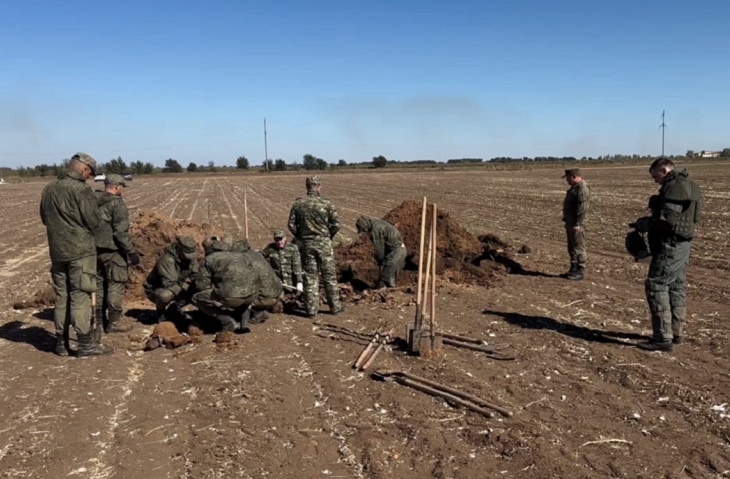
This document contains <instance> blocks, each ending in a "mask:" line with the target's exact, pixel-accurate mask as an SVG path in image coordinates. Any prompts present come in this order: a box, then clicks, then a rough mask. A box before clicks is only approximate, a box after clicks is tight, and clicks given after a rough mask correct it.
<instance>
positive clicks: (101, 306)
mask: <svg viewBox="0 0 730 479" xmlns="http://www.w3.org/2000/svg"><path fill="white" fill-rule="evenodd" d="M124 187H126V183H125V181H124V177H122V175H116V174H108V175H106V179H105V180H104V191H97V192H96V196H97V200H98V204H99V213H100V215H101V222H100V224H99V228H98V230H97V232H96V235H95V236H96V261H97V274H96V319H97V321H102V323H103V324H104V330H105V331H106V332H107V333H121V332H127V331H129V330H130V329H131V327H130V326H124V325H123V324H122V300H123V298H124V288H125V285H126V283H127V280H128V279H129V269H128V267H129V266H130V265H131V266H137V265H138V264H139V255H138V254H137V252H136V251H135V250H134V246H132V239H131V237H130V236H129V211H128V210H127V205H125V204H124V200H123V199H122V190H123V189H124Z"/></svg>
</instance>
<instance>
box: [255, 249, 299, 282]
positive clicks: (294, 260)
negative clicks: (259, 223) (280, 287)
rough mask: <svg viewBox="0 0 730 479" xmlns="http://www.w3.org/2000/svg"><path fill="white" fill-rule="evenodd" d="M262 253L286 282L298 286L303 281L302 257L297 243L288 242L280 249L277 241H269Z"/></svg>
mask: <svg viewBox="0 0 730 479" xmlns="http://www.w3.org/2000/svg"><path fill="white" fill-rule="evenodd" d="M261 254H262V255H263V256H264V258H266V261H268V262H269V265H271V268H272V269H273V270H274V271H275V272H276V275H277V276H278V277H279V279H280V280H281V281H282V282H283V283H284V284H286V285H288V286H296V284H297V283H301V282H302V258H301V256H300V254H299V248H297V247H296V246H295V245H293V244H291V243H287V245H286V246H284V247H283V248H281V249H279V248H277V247H276V243H269V244H268V245H267V246H266V248H264V250H263V251H262V252H261Z"/></svg>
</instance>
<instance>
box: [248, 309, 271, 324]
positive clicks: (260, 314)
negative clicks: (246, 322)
mask: <svg viewBox="0 0 730 479" xmlns="http://www.w3.org/2000/svg"><path fill="white" fill-rule="evenodd" d="M249 311H250V314H251V324H261V323H263V322H265V321H266V320H267V319H269V313H267V312H266V311H255V310H249Z"/></svg>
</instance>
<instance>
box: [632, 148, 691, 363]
mask: <svg viewBox="0 0 730 479" xmlns="http://www.w3.org/2000/svg"><path fill="white" fill-rule="evenodd" d="M649 174H650V175H651V177H652V178H653V179H654V181H655V182H656V183H657V184H659V185H661V187H660V189H659V194H658V195H656V196H653V197H652V198H651V201H650V202H649V205H650V208H651V210H652V214H651V217H649V218H643V219H641V220H639V221H637V223H636V229H637V231H639V232H641V233H648V234H649V244H650V245H651V264H650V265H649V272H648V274H647V277H646V283H645V289H646V300H647V302H648V303H649V310H650V311H651V326H652V331H653V336H652V339H651V340H650V341H649V342H646V343H641V344H639V345H638V346H639V348H641V349H644V350H646V351H670V350H671V349H672V345H673V344H681V343H682V342H684V324H685V321H686V318H687V299H686V296H687V292H686V288H687V266H688V265H689V254H690V243H691V241H692V239H693V238H694V235H695V227H696V225H697V223H698V222H699V221H700V218H701V216H702V195H701V191H700V187H699V186H698V185H697V184H696V183H695V182H694V181H692V180H691V179H690V178H689V173H687V170H686V169H683V170H681V171H677V170H675V168H674V163H673V162H672V161H671V160H669V159H667V158H659V159H657V160H655V161H654V162H653V163H652V164H651V166H650V167H649Z"/></svg>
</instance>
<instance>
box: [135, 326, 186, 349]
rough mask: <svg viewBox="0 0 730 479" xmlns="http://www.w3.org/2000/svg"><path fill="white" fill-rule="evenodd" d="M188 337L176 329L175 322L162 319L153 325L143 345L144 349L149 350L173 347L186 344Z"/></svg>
mask: <svg viewBox="0 0 730 479" xmlns="http://www.w3.org/2000/svg"><path fill="white" fill-rule="evenodd" d="M189 342H190V338H189V337H188V336H185V335H183V334H180V331H178V330H177V328H176V327H175V324H174V323H172V322H171V321H163V322H161V323H159V324H157V325H156V326H155V328H154V329H153V330H152V334H150V337H149V339H148V340H147V343H146V344H145V346H144V350H145V351H151V350H153V349H157V348H159V347H165V348H167V349H175V348H179V347H180V346H183V345H185V344H188V343H189Z"/></svg>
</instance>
